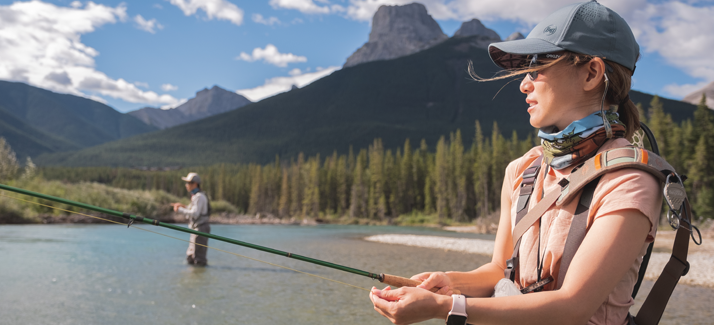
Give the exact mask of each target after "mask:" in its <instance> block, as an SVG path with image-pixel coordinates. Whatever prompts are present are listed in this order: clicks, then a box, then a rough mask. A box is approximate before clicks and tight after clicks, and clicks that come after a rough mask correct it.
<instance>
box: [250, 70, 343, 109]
mask: <svg viewBox="0 0 714 325" xmlns="http://www.w3.org/2000/svg"><path fill="white" fill-rule="evenodd" d="M339 69H340V67H328V68H324V69H322V68H318V69H317V71H315V72H305V73H299V74H296V73H295V72H300V70H299V69H297V71H296V69H293V70H292V71H290V76H289V77H275V78H271V79H267V80H265V83H264V84H263V85H262V86H258V87H255V88H251V89H239V90H236V93H238V94H240V95H243V96H245V97H246V98H248V99H250V100H251V101H254V102H257V101H259V100H261V99H264V98H268V97H270V96H273V95H276V94H279V93H282V92H286V91H288V90H290V89H292V87H293V85H294V86H297V87H299V88H302V87H305V86H307V85H309V84H311V83H312V82H314V81H315V80H318V79H320V78H322V77H325V76H328V75H330V74H332V73H333V72H335V71H337V70H339Z"/></svg>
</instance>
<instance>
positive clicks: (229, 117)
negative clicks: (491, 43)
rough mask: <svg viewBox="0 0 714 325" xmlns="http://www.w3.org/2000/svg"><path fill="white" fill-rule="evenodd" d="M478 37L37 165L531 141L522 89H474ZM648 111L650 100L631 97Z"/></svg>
mask: <svg viewBox="0 0 714 325" xmlns="http://www.w3.org/2000/svg"><path fill="white" fill-rule="evenodd" d="M477 41H478V39H475V38H473V37H463V38H461V37H460V38H452V39H449V40H447V41H445V42H443V43H441V44H439V45H437V46H434V47H432V48H430V49H427V50H424V51H421V52H418V53H416V54H413V55H409V56H406V57H401V58H398V59H393V60H384V61H374V62H368V63H363V64H360V65H357V66H354V67H349V68H345V69H342V70H339V71H336V72H334V73H333V74H332V75H330V76H327V77H324V78H322V79H320V80H318V81H316V82H314V83H312V84H310V85H308V86H306V87H304V88H302V89H294V90H292V91H289V92H286V93H283V94H280V95H276V96H274V97H271V98H268V99H265V100H263V101H260V102H258V103H254V104H250V105H246V106H244V107H242V108H241V109H239V110H235V111H231V112H228V113H224V114H220V115H216V116H213V117H209V118H206V119H203V120H200V121H196V122H192V123H188V124H185V125H181V126H177V127H174V128H171V129H167V130H163V131H159V132H153V133H151V134H146V135H139V136H135V137H132V138H129V139H122V140H119V141H114V142H111V143H106V144H103V145H100V146H96V147H92V148H88V149H84V150H81V151H78V152H70V153H59V154H52V155H45V156H42V157H40V159H38V160H37V162H38V164H39V165H44V166H47V165H61V166H124V167H134V166H153V167H162V166H198V165H212V164H216V163H229V164H233V163H261V164H264V163H267V162H269V161H272V160H274V159H275V156H276V155H279V156H280V157H283V158H294V159H296V158H297V156H298V154H299V153H300V152H302V153H304V154H305V155H307V156H314V155H316V154H320V155H321V156H322V157H325V155H331V154H332V152H333V151H334V150H337V152H338V153H339V154H347V151H348V148H349V147H350V146H352V147H354V148H366V147H367V146H368V145H370V144H371V143H372V142H373V140H374V139H375V138H380V139H382V146H383V147H384V148H386V149H391V150H392V152H393V153H394V152H396V149H397V148H399V147H401V146H402V145H403V143H404V140H405V139H407V138H408V139H413V140H416V139H425V140H426V143H427V144H428V145H429V146H434V145H435V144H436V143H437V141H438V140H439V138H440V137H441V136H442V135H445V134H447V135H448V134H449V133H452V132H456V130H457V129H460V130H461V131H462V135H463V140H464V145H465V146H467V147H470V146H471V144H472V142H473V139H474V126H473V125H474V121H476V120H479V121H481V123H482V126H483V131H484V134H490V133H491V131H492V125H493V123H494V121H496V122H498V125H499V127H500V128H501V130H503V132H504V134H507V135H508V136H509V137H510V135H511V133H512V132H513V131H516V132H517V133H518V135H519V138H520V139H525V138H526V137H527V136H528V135H529V134H531V133H533V129H532V128H531V126H530V125H529V123H528V113H527V111H526V108H527V105H526V103H525V95H523V94H521V93H520V91H519V90H518V87H519V83H518V82H517V81H516V82H510V83H508V81H504V80H500V81H491V82H476V81H474V80H473V79H471V78H470V77H469V76H468V74H467V66H468V62H469V61H472V62H473V64H474V68H475V71H476V72H477V73H478V74H479V75H481V76H484V77H490V76H492V75H494V73H496V72H497V71H498V68H497V67H496V66H495V65H494V64H493V63H492V62H491V59H490V58H489V56H488V53H487V52H486V50H484V49H482V48H480V47H479V46H478V42H477ZM631 97H632V99H633V100H635V102H642V103H644V104H645V105H646V104H647V103H649V101H650V100H651V99H652V96H651V95H647V94H642V93H638V92H636V91H633V92H632V94H631ZM663 102H664V103H665V111H666V112H667V113H669V114H671V115H672V118H673V120H674V121H677V122H680V121H682V120H685V119H689V118H691V117H692V113H693V112H694V105H691V104H687V103H683V102H678V101H671V100H663Z"/></svg>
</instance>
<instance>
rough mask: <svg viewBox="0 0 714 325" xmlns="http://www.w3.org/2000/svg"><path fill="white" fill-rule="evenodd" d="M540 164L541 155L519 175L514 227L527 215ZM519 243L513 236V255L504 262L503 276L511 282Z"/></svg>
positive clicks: (516, 261)
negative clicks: (519, 181)
mask: <svg viewBox="0 0 714 325" xmlns="http://www.w3.org/2000/svg"><path fill="white" fill-rule="evenodd" d="M542 162H543V155H540V156H539V157H538V158H536V160H534V161H533V162H532V163H531V165H530V167H528V168H526V170H525V171H524V172H523V174H522V175H521V189H520V193H519V194H518V202H517V203H516V223H515V224H516V226H517V225H518V224H520V223H521V219H523V217H524V216H525V215H526V214H527V213H528V202H529V201H530V198H531V195H533V189H534V188H535V183H536V180H537V179H538V173H540V166H541V164H542ZM514 235H515V233H514ZM520 243H521V236H520V235H519V236H518V237H515V236H514V237H513V255H512V256H511V258H510V259H509V260H508V261H506V265H507V267H506V270H505V271H504V273H505V274H504V275H505V276H506V278H508V279H510V280H511V281H513V280H514V279H515V276H516V273H515V269H516V268H518V246H520Z"/></svg>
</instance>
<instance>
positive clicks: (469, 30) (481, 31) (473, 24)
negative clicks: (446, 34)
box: [454, 18, 501, 48]
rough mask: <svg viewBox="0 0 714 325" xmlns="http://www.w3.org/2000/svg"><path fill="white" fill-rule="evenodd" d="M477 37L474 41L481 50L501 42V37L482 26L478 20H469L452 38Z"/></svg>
mask: <svg viewBox="0 0 714 325" xmlns="http://www.w3.org/2000/svg"><path fill="white" fill-rule="evenodd" d="M466 36H477V38H476V39H475V41H476V42H478V45H479V46H480V47H481V48H488V45H489V44H491V43H496V42H500V41H501V36H498V33H496V32H495V31H493V30H492V29H490V28H488V27H486V26H484V25H483V24H482V23H481V21H480V20H478V19H475V18H474V19H471V20H469V21H465V22H463V23H462V24H461V27H459V29H458V30H457V31H456V32H455V33H454V37H466Z"/></svg>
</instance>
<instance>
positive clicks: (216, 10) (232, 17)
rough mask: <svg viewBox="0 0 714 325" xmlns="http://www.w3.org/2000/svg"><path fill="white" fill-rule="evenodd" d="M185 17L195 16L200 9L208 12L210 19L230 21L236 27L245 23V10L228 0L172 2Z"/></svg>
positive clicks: (175, 0) (172, 0)
mask: <svg viewBox="0 0 714 325" xmlns="http://www.w3.org/2000/svg"><path fill="white" fill-rule="evenodd" d="M170 1H171V4H172V5H174V6H176V7H179V8H180V9H181V10H182V11H183V13H184V15H186V16H191V15H195V14H196V11H198V9H201V10H203V11H204V12H206V16H207V17H208V19H213V18H216V19H222V20H228V21H230V22H232V23H234V24H236V25H240V24H242V23H243V10H242V9H241V8H238V7H237V6H236V5H234V4H232V3H230V2H228V1H226V0H170Z"/></svg>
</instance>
